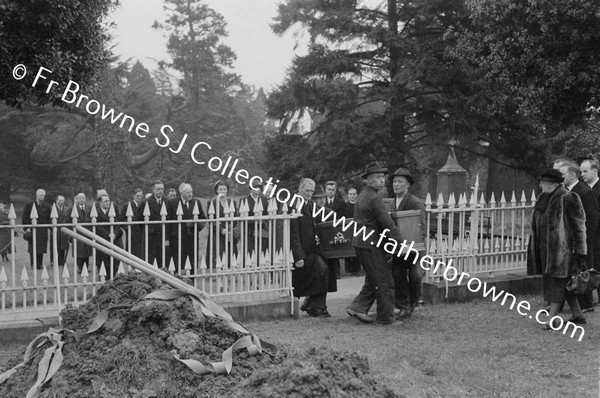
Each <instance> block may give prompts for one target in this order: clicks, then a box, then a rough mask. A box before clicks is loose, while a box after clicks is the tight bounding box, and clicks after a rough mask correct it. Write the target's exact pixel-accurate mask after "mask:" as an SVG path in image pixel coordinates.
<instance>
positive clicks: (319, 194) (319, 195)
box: [312, 187, 327, 198]
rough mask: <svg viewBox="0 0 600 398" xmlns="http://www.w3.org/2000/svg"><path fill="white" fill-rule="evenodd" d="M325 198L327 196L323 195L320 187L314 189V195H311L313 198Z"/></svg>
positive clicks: (323, 192)
mask: <svg viewBox="0 0 600 398" xmlns="http://www.w3.org/2000/svg"><path fill="white" fill-rule="evenodd" d="M325 196H327V194H325V191H323V188H321V187H316V188H315V193H313V196H312V197H313V198H324V197H325Z"/></svg>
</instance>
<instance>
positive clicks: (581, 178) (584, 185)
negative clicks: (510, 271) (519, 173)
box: [527, 158, 600, 330]
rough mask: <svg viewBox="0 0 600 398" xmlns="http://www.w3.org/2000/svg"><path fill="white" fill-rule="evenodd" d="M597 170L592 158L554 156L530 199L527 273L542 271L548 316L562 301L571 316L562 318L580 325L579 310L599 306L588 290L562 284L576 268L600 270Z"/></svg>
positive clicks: (556, 313)
mask: <svg viewBox="0 0 600 398" xmlns="http://www.w3.org/2000/svg"><path fill="white" fill-rule="evenodd" d="M599 170H600V165H599V163H598V161H597V160H595V159H585V160H583V161H581V162H580V163H579V164H578V163H576V162H574V161H572V160H570V159H565V158H559V159H557V160H556V161H555V162H554V164H553V168H552V169H547V170H546V171H544V173H543V174H542V175H541V176H540V177H539V181H540V187H541V189H542V193H541V194H540V196H539V197H538V199H537V202H536V204H535V208H534V212H533V218H532V227H531V238H530V241H529V242H530V243H529V246H528V252H527V272H528V274H530V275H533V274H539V275H543V290H544V301H545V303H546V305H547V306H546V310H547V311H548V312H549V317H550V318H553V317H555V316H558V314H559V313H560V312H561V311H562V310H563V307H564V303H565V301H566V302H567V303H568V304H569V308H570V310H571V315H572V316H571V318H569V319H568V321H570V322H573V323H575V324H578V325H583V324H586V323H587V321H586V318H585V316H584V315H583V314H585V313H590V312H593V311H594V306H595V305H596V306H597V305H599V303H598V302H597V303H595V304H594V301H593V291H592V290H588V291H587V292H586V293H585V294H579V295H576V294H575V293H573V292H572V291H570V290H569V289H568V284H569V281H570V280H571V278H572V277H573V276H575V275H576V274H577V273H578V272H579V271H580V270H585V269H591V268H594V269H596V270H600V223H599V219H600V183H598V180H599V178H598V171H599ZM598 297H599V298H600V288H599V289H598ZM557 321H558V320H557ZM545 329H548V330H549V329H551V325H550V324H548V325H546V326H545Z"/></svg>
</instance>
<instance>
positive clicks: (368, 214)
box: [352, 186, 402, 249]
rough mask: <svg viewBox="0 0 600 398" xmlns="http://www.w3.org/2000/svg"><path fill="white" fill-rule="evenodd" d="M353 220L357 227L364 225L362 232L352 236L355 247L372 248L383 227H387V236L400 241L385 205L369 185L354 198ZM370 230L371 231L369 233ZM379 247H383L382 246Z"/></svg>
mask: <svg viewBox="0 0 600 398" xmlns="http://www.w3.org/2000/svg"><path fill="white" fill-rule="evenodd" d="M354 222H356V223H357V225H358V227H359V228H360V227H362V226H365V227H366V231H365V232H364V233H359V234H358V236H354V237H353V238H352V245H353V246H354V247H356V248H359V249H372V248H373V246H374V245H376V244H377V242H378V240H379V235H380V234H381V233H382V232H383V230H384V229H389V232H388V233H387V236H389V237H390V238H393V239H395V240H396V241H397V242H402V237H401V236H400V231H398V227H396V223H395V222H394V220H392V217H391V216H390V214H389V213H388V209H387V206H386V205H385V203H383V199H382V198H381V196H379V195H378V194H377V190H376V189H375V188H373V187H371V186H367V187H366V188H365V189H363V191H362V192H361V193H360V194H359V195H358V199H356V205H355V207H354ZM371 231H373V232H372V233H371ZM383 242H385V241H383ZM381 248H382V249H383V246H382V247H381Z"/></svg>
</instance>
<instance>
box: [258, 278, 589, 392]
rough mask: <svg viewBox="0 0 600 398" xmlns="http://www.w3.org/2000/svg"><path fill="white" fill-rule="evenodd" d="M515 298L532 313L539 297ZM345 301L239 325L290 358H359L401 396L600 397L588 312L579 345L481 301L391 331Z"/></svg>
mask: <svg viewBox="0 0 600 398" xmlns="http://www.w3.org/2000/svg"><path fill="white" fill-rule="evenodd" d="M356 279H358V278H356ZM519 299H527V300H529V302H530V303H531V305H532V308H535V310H536V311H537V309H538V308H537V307H539V304H540V300H539V298H538V297H533V296H525V297H519ZM350 300H351V298H349V297H348V296H343V295H341V294H340V293H339V292H338V293H335V294H331V295H330V297H329V299H328V306H329V310H330V312H331V313H332V315H333V317H332V318H328V319H315V318H310V317H307V316H302V317H301V318H300V319H299V320H282V321H272V322H260V323H252V324H247V325H246V326H247V328H248V329H249V330H251V331H252V332H254V333H256V334H257V335H258V336H260V337H261V338H263V339H266V340H268V341H270V342H272V343H275V344H278V345H279V346H281V347H282V348H283V349H284V350H286V351H290V352H294V351H302V350H305V349H306V348H308V347H310V346H315V347H323V346H327V347H330V348H333V349H336V350H341V351H354V352H358V353H360V354H361V355H364V356H366V357H367V358H368V359H369V363H370V365H371V369H372V371H373V372H374V374H375V375H376V376H377V377H378V378H379V379H380V380H381V381H382V382H384V383H386V384H388V385H389V386H391V387H392V388H394V389H395V390H396V391H397V392H399V393H402V394H404V395H405V396H407V397H465V396H470V397H562V396H572V397H598V396H599V391H598V383H599V378H598V368H599V362H598V361H599V355H598V354H599V353H600V345H599V344H598V341H599V339H600V319H599V318H600V313H598V312H596V313H592V314H588V316H587V319H588V324H587V325H585V336H584V338H583V339H582V341H581V342H579V341H577V339H571V338H570V337H568V335H562V334H561V333H559V332H553V331H544V330H541V327H542V326H541V325H539V324H537V323H536V322H535V321H534V320H532V319H528V318H527V317H524V316H521V315H519V314H517V312H516V311H512V310H510V309H509V308H508V307H507V308H505V307H502V306H500V305H499V304H497V303H493V302H491V301H486V300H483V299H482V300H479V301H475V302H471V303H463V304H440V305H435V306H425V307H420V308H419V309H418V310H417V311H418V312H415V313H414V314H413V316H412V318H410V319H408V320H406V321H404V322H402V323H400V324H396V325H392V326H376V325H365V324H361V323H359V322H358V321H356V320H355V319H351V318H349V317H348V316H346V315H345V306H347V305H348V303H349V302H350ZM597 309H598V310H599V311H600V308H598V307H597ZM562 315H563V317H566V318H568V317H569V316H570V313H563V314H562ZM569 335H570V333H569Z"/></svg>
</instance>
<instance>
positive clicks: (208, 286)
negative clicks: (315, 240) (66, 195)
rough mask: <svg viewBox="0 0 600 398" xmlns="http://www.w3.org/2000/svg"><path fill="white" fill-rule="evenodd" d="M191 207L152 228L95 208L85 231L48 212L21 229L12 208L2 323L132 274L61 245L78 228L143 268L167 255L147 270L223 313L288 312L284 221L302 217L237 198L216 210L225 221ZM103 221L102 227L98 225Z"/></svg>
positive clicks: (2, 270)
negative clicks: (259, 305) (280, 301)
mask: <svg viewBox="0 0 600 398" xmlns="http://www.w3.org/2000/svg"><path fill="white" fill-rule="evenodd" d="M194 203H195V208H194V209H193V210H192V212H191V213H192V215H191V216H190V212H188V213H187V214H188V217H187V218H185V219H184V214H185V212H184V210H183V209H182V206H181V203H179V204H178V205H177V207H176V210H173V211H172V212H169V211H167V207H166V206H165V203H164V202H163V204H162V208H161V212H160V220H151V219H150V218H151V215H150V211H149V209H148V207H147V206H146V207H145V208H144V211H143V212H142V214H141V215H139V217H136V215H135V214H134V212H133V211H132V209H131V206H130V205H128V208H127V210H126V214H125V217H118V214H117V213H116V210H115V208H114V206H113V205H112V203H111V206H110V208H109V209H108V211H107V212H106V213H104V211H103V210H101V209H99V208H97V207H96V206H97V205H96V204H93V205H92V206H91V207H87V208H86V212H87V215H88V216H89V221H90V222H78V218H80V217H79V216H78V212H77V209H73V210H72V211H71V212H70V216H71V217H70V221H68V222H67V221H66V220H64V217H63V220H62V221H63V222H60V223H59V222H58V221H59V214H58V212H57V209H56V207H55V206H54V205H53V206H52V210H51V214H50V217H49V220H50V222H49V223H48V222H46V223H39V222H38V221H39V215H38V214H37V210H36V207H35V206H33V207H32V211H31V214H30V219H31V224H18V223H17V216H16V213H15V210H14V207H13V205H12V204H11V205H10V208H9V211H8V214H7V216H6V217H5V221H6V222H5V225H0V242H2V241H5V242H7V247H6V248H5V250H6V251H7V252H8V253H7V254H8V262H7V261H3V260H1V259H0V321H18V320H25V319H35V318H37V317H47V316H55V315H57V314H58V312H59V310H60V309H61V308H62V307H64V306H65V305H67V304H71V305H75V306H77V305H80V304H82V303H84V302H86V301H87V300H88V299H89V298H90V297H91V296H93V295H94V294H95V293H96V291H97V289H98V288H99V287H100V286H101V285H102V284H103V283H104V282H105V281H106V280H108V279H111V278H112V277H114V276H115V275H116V274H119V273H122V272H128V271H131V270H132V268H131V267H130V266H128V265H125V264H123V263H121V262H119V261H118V260H116V259H115V258H113V257H111V256H108V255H105V254H103V253H101V252H100V251H97V250H96V249H95V248H93V247H89V246H87V245H84V244H82V243H80V242H78V241H77V240H75V239H74V240H73V241H72V242H70V244H69V243H67V244H65V241H64V239H68V238H67V237H66V235H65V234H61V232H60V228H61V227H67V228H69V229H72V230H73V231H74V230H75V226H76V225H79V226H83V227H85V228H87V229H89V230H90V231H91V232H92V233H94V234H98V235H99V236H102V235H103V234H104V235H105V236H107V237H108V239H110V241H111V242H112V243H115V244H117V246H119V247H121V248H123V249H125V250H127V251H129V252H130V253H133V252H134V251H136V248H138V249H139V248H140V247H141V248H142V250H141V252H140V251H139V250H137V254H136V255H137V256H138V257H140V258H141V259H143V260H146V261H147V260H148V259H149V258H150V257H149V253H150V252H151V250H152V247H151V245H153V244H158V245H159V246H160V247H161V248H162V249H164V250H162V252H161V255H160V256H159V258H156V259H154V260H153V261H152V262H151V264H152V265H154V266H155V267H161V268H164V269H166V270H168V271H169V272H171V273H173V274H175V275H178V276H180V277H182V278H183V279H184V280H186V281H187V282H188V283H190V284H192V285H193V286H194V287H196V288H198V289H200V290H202V291H203V292H205V293H208V294H209V295H211V296H212V297H213V298H214V300H215V301H217V302H219V303H221V304H223V303H245V302H249V301H261V300H271V299H273V298H282V297H285V298H289V299H290V305H293V289H292V283H291V266H292V263H293V257H292V254H291V250H290V236H289V234H290V220H291V219H292V218H295V217H298V216H299V214H297V213H296V212H295V211H292V212H290V211H289V210H288V208H287V206H286V205H283V206H279V207H278V206H277V203H276V202H275V200H274V199H273V200H271V201H270V202H268V207H267V209H264V208H263V206H262V203H261V202H260V201H258V202H257V205H256V206H254V208H253V209H249V208H248V203H247V201H246V200H244V199H242V200H241V202H240V205H239V208H237V209H236V208H235V206H234V205H233V202H226V201H225V202H223V206H222V209H223V211H222V213H223V214H219V213H220V211H219V208H217V209H215V206H213V203H210V206H209V209H208V211H207V218H204V219H203V218H201V217H200V215H201V214H202V213H201V211H200V209H199V208H197V206H198V205H199V202H194ZM217 207H219V206H217ZM99 212H102V215H100V216H99ZM106 218H108V221H106V222H102V221H99V219H106ZM136 218H137V220H136ZM119 219H120V220H121V221H118V220H119ZM0 221H1V220H0ZM46 221H47V220H46ZM157 227H158V228H157ZM24 231H30V232H28V233H27V234H26V236H27V237H28V239H29V241H25V240H24V239H23V236H22V234H23V233H24ZM153 234H154V236H152V235H153ZM2 237H3V238H2ZM156 238H158V239H156ZM167 241H169V245H168V246H167V245H166V242H167ZM65 246H66V247H67V249H66V251H67V252H68V253H69V254H68V256H67V257H66V258H65V261H64V265H63V264H61V262H62V260H59V257H60V254H63V253H59V250H60V249H61V247H63V248H64V247H65ZM0 249H2V248H1V247H0ZM62 250H65V249H62ZM28 251H32V252H34V253H38V252H40V254H41V256H38V255H32V256H30V255H28ZM134 254H135V253H134ZM38 257H41V258H42V263H41V264H38ZM30 261H31V262H32V264H30Z"/></svg>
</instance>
